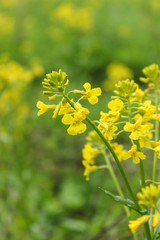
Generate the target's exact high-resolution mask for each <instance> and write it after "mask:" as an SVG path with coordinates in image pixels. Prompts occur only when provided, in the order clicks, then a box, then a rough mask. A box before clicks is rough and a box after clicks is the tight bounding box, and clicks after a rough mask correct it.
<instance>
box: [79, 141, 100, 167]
mask: <svg viewBox="0 0 160 240" xmlns="http://www.w3.org/2000/svg"><path fill="white" fill-rule="evenodd" d="M98 153H99V151H98V150H97V149H95V148H93V147H92V144H90V143H87V144H86V145H85V146H84V148H83V149H82V156H83V158H84V159H85V160H86V161H87V162H88V163H89V164H94V162H95V161H94V159H95V157H96V156H97V155H98Z"/></svg>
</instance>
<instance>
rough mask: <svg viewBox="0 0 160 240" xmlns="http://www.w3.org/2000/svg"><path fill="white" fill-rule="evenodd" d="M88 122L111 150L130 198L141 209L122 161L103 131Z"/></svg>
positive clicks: (88, 120)
mask: <svg viewBox="0 0 160 240" xmlns="http://www.w3.org/2000/svg"><path fill="white" fill-rule="evenodd" d="M86 121H87V122H88V123H89V124H90V125H91V126H92V127H93V129H94V130H95V131H96V132H97V134H98V135H99V136H100V138H101V139H102V141H103V142H104V144H105V145H106V147H107V148H108V149H109V151H110V153H111V154H112V156H113V158H114V160H115V162H116V164H117V166H118V168H119V171H120V173H121V176H122V178H123V180H124V182H125V184H126V187H127V189H128V192H129V193H130V196H131V198H132V200H133V202H134V203H135V205H136V206H137V208H138V209H140V207H139V204H138V202H137V199H136V197H135V196H134V194H133V192H132V189H131V187H130V185H129V182H128V179H127V177H126V174H125V172H124V170H123V168H122V166H121V164H120V161H119V159H118V157H117V155H116V154H115V152H114V150H113V148H112V147H111V145H110V144H109V143H108V141H107V139H106V138H105V137H104V136H103V134H102V133H101V131H100V130H99V129H98V128H97V126H96V125H95V124H94V123H93V122H92V121H91V120H90V118H88V117H86Z"/></svg>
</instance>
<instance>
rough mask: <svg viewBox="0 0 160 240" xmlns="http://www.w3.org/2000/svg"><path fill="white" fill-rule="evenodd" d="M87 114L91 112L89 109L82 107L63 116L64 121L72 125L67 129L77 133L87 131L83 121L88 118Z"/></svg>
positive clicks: (73, 133)
mask: <svg viewBox="0 0 160 240" xmlns="http://www.w3.org/2000/svg"><path fill="white" fill-rule="evenodd" d="M86 114H89V110H88V109H87V108H83V107H80V108H79V109H78V110H77V111H75V112H74V113H73V114H65V115H64V116H63V118H62V123H63V124H65V125H70V126H69V128H68V129H67V132H68V134H70V135H77V134H81V133H83V132H85V130H86V128H87V127H86V125H85V124H84V123H82V121H83V120H84V119H85V118H86ZM72 115H73V116H72Z"/></svg>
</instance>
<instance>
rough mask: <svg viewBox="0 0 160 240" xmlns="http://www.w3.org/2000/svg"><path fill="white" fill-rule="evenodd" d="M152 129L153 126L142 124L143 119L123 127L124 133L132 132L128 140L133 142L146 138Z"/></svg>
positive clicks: (140, 118)
mask: <svg viewBox="0 0 160 240" xmlns="http://www.w3.org/2000/svg"><path fill="white" fill-rule="evenodd" d="M152 128H153V124H151V123H145V124H143V118H142V117H139V118H138V120H137V121H136V122H135V123H134V124H132V123H130V122H127V123H126V124H125V126H124V131H126V132H132V133H131V135H130V136H129V138H131V139H133V140H138V139H140V138H141V137H143V136H146V135H147V134H148V132H149V130H150V129H152Z"/></svg>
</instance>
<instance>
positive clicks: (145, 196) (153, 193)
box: [137, 184, 160, 208]
mask: <svg viewBox="0 0 160 240" xmlns="http://www.w3.org/2000/svg"><path fill="white" fill-rule="evenodd" d="M137 197H138V198H139V204H141V205H143V206H145V207H154V208H157V202H158V199H159V198H160V186H155V185H153V184H150V186H147V187H145V188H142V192H141V193H140V192H139V193H138V194H137Z"/></svg>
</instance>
